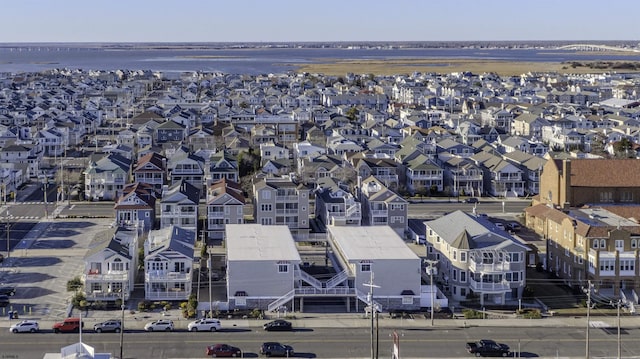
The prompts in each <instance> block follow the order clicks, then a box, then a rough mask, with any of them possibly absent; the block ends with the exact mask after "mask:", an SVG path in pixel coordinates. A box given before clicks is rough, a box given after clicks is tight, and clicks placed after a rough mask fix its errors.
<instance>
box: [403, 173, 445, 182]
mask: <svg viewBox="0 0 640 359" xmlns="http://www.w3.org/2000/svg"><path fill="white" fill-rule="evenodd" d="M407 178H409V179H411V180H413V181H442V174H439V175H434V174H421V173H411V172H409V173H408V174H407Z"/></svg>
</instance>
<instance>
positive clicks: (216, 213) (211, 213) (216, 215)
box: [207, 211, 224, 218]
mask: <svg viewBox="0 0 640 359" xmlns="http://www.w3.org/2000/svg"><path fill="white" fill-rule="evenodd" d="M207 217H208V218H224V212H223V211H209V212H207Z"/></svg>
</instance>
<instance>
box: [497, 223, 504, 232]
mask: <svg viewBox="0 0 640 359" xmlns="http://www.w3.org/2000/svg"><path fill="white" fill-rule="evenodd" d="M495 225H496V227H497V228H498V229H502V230H503V231H504V230H505V227H504V224H502V223H500V222H496V223H495Z"/></svg>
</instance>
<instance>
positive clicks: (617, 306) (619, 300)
mask: <svg viewBox="0 0 640 359" xmlns="http://www.w3.org/2000/svg"><path fill="white" fill-rule="evenodd" d="M610 304H611V305H615V306H616V308H617V314H618V338H617V339H618V356H616V358H618V359H620V358H622V357H621V354H622V347H621V346H620V306H621V305H622V300H621V299H618V300H617V301H615V302H613V301H612V302H611V303H610Z"/></svg>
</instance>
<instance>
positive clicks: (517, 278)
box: [511, 272, 520, 282]
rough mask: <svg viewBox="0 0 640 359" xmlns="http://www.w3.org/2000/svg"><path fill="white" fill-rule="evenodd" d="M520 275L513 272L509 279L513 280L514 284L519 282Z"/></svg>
mask: <svg viewBox="0 0 640 359" xmlns="http://www.w3.org/2000/svg"><path fill="white" fill-rule="evenodd" d="M519 275H520V273H519V272H513V274H512V275H511V278H512V279H513V281H514V282H517V281H519V280H520V279H519V278H520V277H519Z"/></svg>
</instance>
